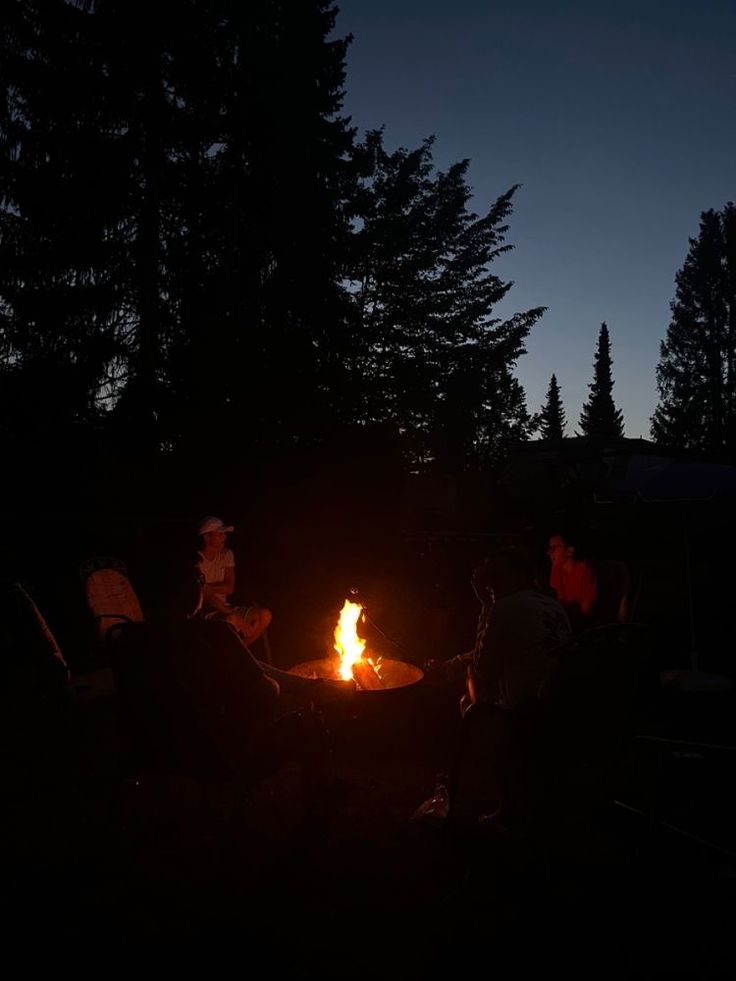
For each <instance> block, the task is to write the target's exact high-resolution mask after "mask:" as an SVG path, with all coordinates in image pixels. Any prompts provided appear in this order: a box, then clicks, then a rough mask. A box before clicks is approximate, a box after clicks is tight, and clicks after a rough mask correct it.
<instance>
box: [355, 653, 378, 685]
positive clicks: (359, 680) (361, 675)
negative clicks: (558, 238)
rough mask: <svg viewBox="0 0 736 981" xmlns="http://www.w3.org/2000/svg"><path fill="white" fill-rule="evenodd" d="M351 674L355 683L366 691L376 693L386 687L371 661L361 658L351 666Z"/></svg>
mask: <svg viewBox="0 0 736 981" xmlns="http://www.w3.org/2000/svg"><path fill="white" fill-rule="evenodd" d="M352 672H353V678H354V679H355V683H356V684H357V685H358V686H359V687H360V688H363V689H365V690H366V691H378V689H379V688H385V687H386V686H385V685H384V683H383V681H382V680H381V676H380V675H379V673H378V672H377V671H376V668H375V665H373V664H372V663H371V661H366V660H365V659H364V658H361V659H360V660H359V661H356V662H355V664H354V665H353V667H352Z"/></svg>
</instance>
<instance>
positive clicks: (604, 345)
mask: <svg viewBox="0 0 736 981" xmlns="http://www.w3.org/2000/svg"><path fill="white" fill-rule="evenodd" d="M613 385H614V381H613V361H612V357H611V338H610V335H609V332H608V325H607V324H606V323H602V324H601V327H600V331H599V333H598V343H597V346H596V351H595V356H594V358H593V381H592V382H591V383H590V385H589V386H588V389H589V392H590V394H589V396H588V400H587V401H586V402H585V404H584V405H583V408H582V411H581V413H580V421H579V423H578V425H579V427H580V428H579V432H578V435H579V436H585V437H587V438H589V439H591V440H597V441H611V440H617V439H622V438H623V435H624V420H623V413H622V412H621V410H620V409H617V408H616V405H615V403H614V400H613ZM534 427H535V429H536V430H537V431H538V432H539V434H540V435H541V437H542V438H543V439H563V438H564V436H565V435H566V431H565V427H566V415H565V410H564V408H563V404H562V393H561V390H560V386H559V383H558V381H557V376H556V375H552V377H551V378H550V382H549V388H548V389H547V399H546V401H545V403H544V405H543V406H542V408H541V410H540V411H539V413H538V414H537V415H536V416H535V417H534Z"/></svg>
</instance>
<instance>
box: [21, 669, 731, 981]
mask: <svg viewBox="0 0 736 981" xmlns="http://www.w3.org/2000/svg"><path fill="white" fill-rule="evenodd" d="M75 683H76V694H75V702H74V706H73V719H74V723H75V732H76V736H75V741H74V742H73V743H70V744H63V743H61V742H56V743H53V742H51V743H50V742H48V741H47V742H45V743H44V746H45V753H46V759H45V761H44V763H43V766H41V764H39V761H38V754H36V757H37V759H36V761H35V762H36V763H37V764H38V767H39V768H38V770H37V773H36V777H35V778H34V777H33V775H32V773H31V771H30V770H29V769H28V768H26V769H24V770H22V771H21V772H20V773H15V774H12V772H10V771H8V773H6V781H5V791H6V794H5V796H6V802H5V810H4V818H5V821H4V824H5V828H4V831H3V840H4V843H5V848H4V851H5V855H4V859H5V862H4V864H5V872H4V875H3V879H4V886H5V891H6V904H7V908H6V913H5V916H4V925H5V927H6V931H7V935H6V942H5V946H6V950H10V949H12V948H13V947H15V946H16V945H17V947H18V950H19V951H23V952H24V953H25V955H26V956H27V957H29V958H31V959H32V960H33V961H35V960H36V959H41V960H44V959H46V958H49V959H50V962H51V963H56V962H57V959H58V957H59V953H60V952H63V956H64V957H65V958H69V957H73V958H74V959H75V960H79V961H84V962H90V963H96V964H97V966H98V968H100V969H102V968H103V967H104V969H105V972H106V971H107V965H108V964H109V965H110V966H112V965H113V964H117V963H118V962H119V961H121V960H124V959H125V958H127V956H128V955H133V954H136V955H137V954H138V952H139V951H148V952H151V951H158V952H159V953H161V954H164V955H165V957H166V960H167V962H168V963H169V964H173V963H174V961H178V960H181V961H182V962H185V961H190V959H191V958H196V957H198V956H204V957H205V958H206V962H207V963H208V965H209V966H210V967H211V968H214V969H217V967H218V965H220V966H221V965H225V964H229V963H232V962H233V960H232V959H233V957H237V958H238V959H239V960H238V963H239V965H240V967H241V968H242V969H243V970H245V969H246V968H247V966H248V965H249V964H250V963H251V960H250V958H251V956H252V952H253V951H261V952H262V953H263V956H266V957H271V958H273V963H274V965H275V966H274V968H273V969H274V970H277V971H278V973H279V974H281V973H282V971H284V970H288V971H289V972H290V973H291V974H292V975H293V976H305V977H312V976H314V977H323V976H325V975H331V974H333V973H334V974H340V975H344V974H348V975H350V974H355V973H361V972H362V971H363V970H365V971H366V972H367V971H368V970H371V971H373V970H379V969H380V973H381V974H382V975H383V976H385V977H405V976H411V977H417V976H421V975H423V974H424V973H425V972H431V974H432V975H434V974H435V973H436V972H437V971H438V970H440V969H444V968H445V967H446V966H450V965H452V966H453V967H454V969H455V970H458V971H461V970H466V969H467V966H468V965H470V964H471V963H477V962H478V959H479V958H483V957H487V958H488V960H489V963H492V964H493V965H494V966H498V965H499V963H500V964H502V965H505V966H507V967H512V968H513V969H514V970H522V969H523V968H524V967H526V966H530V967H531V966H536V967H544V968H545V969H550V968H552V967H553V966H554V967H557V968H562V969H565V970H576V971H577V970H580V971H585V972H586V973H588V972H590V973H594V974H596V975H600V974H607V973H616V974H621V973H624V974H627V975H628V974H636V973H647V974H652V973H671V972H676V971H679V972H694V973H697V974H704V973H712V972H717V971H724V972H725V971H726V970H730V969H731V968H732V967H733V964H732V961H733V940H732V936H733V923H734V912H735V911H736V905H735V904H734V899H735V898H736V878H734V866H733V863H731V862H729V861H728V860H727V859H726V857H725V856H723V855H720V854H719V853H718V852H716V851H713V850H712V849H707V848H704V847H702V846H700V845H697V844H696V843H695V842H693V841H692V840H689V839H687V838H684V837H683V836H681V835H679V834H675V833H672V832H668V831H667V830H666V829H660V831H659V832H657V833H655V834H648V833H647V824H646V821H644V820H643V819H641V818H640V817H638V816H636V815H634V814H633V813H630V812H627V811H625V810H623V809H621V808H616V807H613V806H612V807H611V808H609V809H607V810H605V812H604V813H601V814H599V815H597V816H596V819H595V820H594V821H593V822H586V821H582V820H578V818H577V816H576V815H575V814H574V813H573V812H571V813H570V814H567V815H565V818H564V820H563V821H562V822H561V824H560V826H559V827H558V828H557V829H556V830H555V831H554V833H552V832H551V830H550V833H549V834H546V833H544V832H542V833H541V834H539V835H537V836H535V837H534V838H532V839H531V840H528V839H525V838H513V837H512V838H500V839H498V838H494V837H492V836H490V835H488V836H485V837H483V836H479V835H478V832H477V831H476V829H475V827H474V825H473V823H472V822H471V820H470V816H471V812H470V809H466V810H462V811H461V812H460V815H459V818H460V819H459V823H458V826H457V827H456V828H454V829H450V828H447V827H444V828H435V827H430V826H425V825H421V824H416V823H412V822H410V820H409V819H410V817H411V815H412V813H413V811H414V810H415V808H416V807H417V806H418V805H419V804H420V802H421V801H422V800H423V799H424V798H426V797H427V796H429V794H430V792H431V790H432V787H433V780H434V774H435V770H436V767H437V762H438V760H439V759H441V757H442V745H443V743H444V742H445V740H446V739H448V738H450V736H451V728H452V720H453V719H454V714H453V712H452V711H450V713H449V714H447V715H446V716H443V715H442V714H441V713H440V714H438V704H437V695H436V694H435V693H434V692H433V691H432V689H430V688H428V686H427V685H426V684H424V683H421V684H419V685H418V686H415V687H413V688H409V689H405V690H404V691H402V692H398V691H397V692H393V693H389V694H387V693H378V694H377V695H376V696H375V697H374V696H373V695H371V694H365V695H360V696H358V698H357V699H353V700H351V701H350V702H349V703H337V704H333V705H332V706H328V707H327V709H326V713H327V719H328V722H329V724H330V727H331V729H332V731H333V734H334V736H335V742H336V759H337V768H338V773H339V776H340V777H341V780H342V782H343V784H342V790H343V793H342V798H341V802H340V805H339V812H338V816H337V819H336V821H335V823H334V826H333V827H331V828H329V829H327V830H325V831H323V832H321V833H315V832H308V831H306V830H305V829H304V828H303V827H302V824H301V817H302V815H301V804H300V796H299V788H298V781H297V776H296V773H295V772H294V771H292V770H290V769H289V768H287V769H286V770H284V771H283V772H282V773H280V774H279V775H277V776H276V777H273V778H271V779H269V780H267V781H265V782H263V783H262V784H261V785H260V786H259V787H258V788H256V789H255V790H254V791H252V792H251V793H250V794H249V796H248V798H247V800H246V802H245V804H244V806H243V807H242V808H241V809H236V808H235V807H234V806H233V798H232V794H231V793H230V791H229V790H228V788H227V787H223V786H221V787H220V788H219V789H217V788H215V789H212V790H211V791H210V792H209V793H208V794H206V795H202V794H201V793H200V790H201V788H198V787H197V786H196V785H195V784H193V783H191V782H189V781H187V780H185V779H183V778H173V777H172V778H166V777H164V776H163V775H154V774H149V775H144V776H143V778H142V779H141V780H140V781H139V783H138V784H137V785H136V784H135V783H134V782H132V781H126V780H123V779H121V764H122V745H121V740H120V734H119V731H118V723H117V715H116V708H115V701H114V692H113V689H112V682H111V676H110V673H109V671H108V669H107V668H106V667H105V666H104V665H97V666H96V669H95V671H94V672H92V673H88V674H86V675H84V676H79V677H77V678H76V679H75ZM361 700H362V701H361ZM443 704H445V706H447V705H448V704H449V703H443ZM707 714H710V715H711V716H712V711H710V712H709V713H707ZM659 719H660V722H659V724H660V729H661V728H662V726H664V725H665V723H666V722H667V720H666V719H665V717H664V715H663V714H662V713H660V715H659ZM654 724H655V720H654V719H652V725H653V726H654ZM28 725H29V728H31V727H32V723H31V722H29V723H28ZM688 738H693V737H692V736H689V737H688ZM25 745H26V746H28V747H30V746H31V741H30V740H27V741H26V743H25ZM75 747H76V748H77V749H78V753H77V752H76V751H75ZM6 749H7V746H6ZM29 752H30V750H29ZM11 756H12V753H11V754H10V755H9V757H8V758H10V757H11ZM665 757H666V764H662V762H661V761H662V759H664V758H665ZM50 758H51V762H52V763H53V766H49V765H48V764H49V760H50ZM659 759H660V763H659V764H658V766H659V772H660V777H662V779H663V781H664V784H666V786H667V787H668V788H669V789H668V790H667V791H666V793H665V792H664V791H662V797H661V802H662V804H663V805H664V806H665V809H666V807H669V809H670V810H669V812H668V813H667V814H666V815H665V816H666V817H670V818H672V816H678V815H679V818H682V819H683V823H684V821H688V820H689V821H690V825H689V826H690V828H691V830H699V831H700V832H701V833H702V832H703V831H704V830H707V831H709V833H710V834H711V835H714V834H720V835H721V838H720V839H719V840H720V841H721V842H722V843H726V841H727V839H728V836H729V835H730V843H731V844H732V843H733V837H734V835H733V824H732V823H731V819H732V817H733V804H732V803H731V802H729V800H728V793H727V792H726V791H725V790H724V789H723V781H724V779H725V778H726V776H727V774H728V772H729V771H727V770H726V769H724V767H723V762H722V760H716V759H714V758H711V757H709V756H708V754H705V755H702V754H701V755H700V756H698V755H697V754H696V755H695V756H692V754H691V755H690V756H688V755H687V754H685V756H682V757H677V758H675V757H672V755H671V754H665V756H664V757H662V755H661V754H660V756H659ZM31 762H33V761H31ZM647 765H649V764H647ZM667 767H670V768H673V767H674V772H670V773H663V770H666V769H667ZM678 767H679V768H678ZM54 768H55V772H56V776H57V779H56V780H49V779H48V778H47V777H46V778H43V779H42V777H43V774H44V773H46V774H47V773H48V770H49V769H54ZM732 777H733V771H732V770H731V771H730V778H732ZM632 787H633V789H632V790H631V794H630V795H629V800H630V801H633V800H634V797H635V796H636V793H637V792H638V791H637V790H636V787H635V786H634V785H633V784H632ZM11 788H12V790H11ZM630 789H631V788H630ZM622 790H623V788H622ZM483 791H484V788H483V786H482V784H476V783H475V782H473V781H471V783H470V786H469V788H468V796H467V798H466V801H467V803H468V805H469V806H470V804H471V803H472V805H473V806H475V805H479V806H480V805H481V804H482V803H483V801H482V798H481V796H478V795H479V794H481V795H482V793H483ZM694 795H697V796H698V797H699V799H698V800H697V801H696V800H694ZM707 795H710V799H709V798H708V796H707ZM678 808H679V810H678ZM724 808H730V810H729V811H728V812H727V813H724ZM698 821H699V822H700V827H699V828H698V827H696V825H697V823H698ZM100 953H101V954H102V956H103V957H104V961H100V960H99V959H98V957H99V954H100ZM93 957H94V961H92V960H91V958H93ZM142 963H144V964H145V963H146V961H143V962H142ZM264 973H265V970H264Z"/></svg>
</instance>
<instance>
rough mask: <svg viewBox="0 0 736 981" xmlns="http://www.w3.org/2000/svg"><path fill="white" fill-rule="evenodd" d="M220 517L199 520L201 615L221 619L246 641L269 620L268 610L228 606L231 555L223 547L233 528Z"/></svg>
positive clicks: (232, 579)
mask: <svg viewBox="0 0 736 981" xmlns="http://www.w3.org/2000/svg"><path fill="white" fill-rule="evenodd" d="M234 530H235V529H234V527H233V526H232V525H226V524H225V523H224V522H223V521H221V520H220V518H215V517H213V516H212V515H208V516H207V517H205V518H202V520H201V521H200V523H199V536H200V539H201V545H200V550H199V555H200V568H201V569H202V572H203V573H204V581H205V586H204V604H203V614H204V616H205V617H207V618H216V619H225V620H227V622H228V623H230V624H232V626H233V627H235V629H236V630H237V631H238V633H240V634H241V635H242V637H243V639H244V640H245V642H246V644H251V643H253V641H255V640H257V639H258V638H259V637H260V636H261V635H262V634H263V632H264V631H265V630H266V629H267V627H268V625H269V624H270V623H271V620H272V615H271V611H270V610H267V609H265V608H264V607H260V606H257V605H255V604H253V605H251V606H231V605H230V597H231V596H232V595H233V593H234V592H235V556H234V555H233V553H232V550H231V549H229V548H226V547H225V542H226V540H227V536H228V534H229V533H230V532H231V531H234Z"/></svg>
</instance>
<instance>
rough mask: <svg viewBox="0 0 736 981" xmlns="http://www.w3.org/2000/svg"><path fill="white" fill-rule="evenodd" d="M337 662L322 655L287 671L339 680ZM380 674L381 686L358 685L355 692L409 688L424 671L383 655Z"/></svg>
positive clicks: (420, 677)
mask: <svg viewBox="0 0 736 981" xmlns="http://www.w3.org/2000/svg"><path fill="white" fill-rule="evenodd" d="M339 663H340V662H339V659H338V658H336V657H322V658H317V659H316V660H313V661H302V662H301V663H300V664H295V665H294V666H293V667H291V668H289V673H290V674H296V675H299V676H300V677H302V678H323V679H325V680H327V681H341V680H343V679H341V678H340V676H339ZM380 676H381V680H382V681H383V682H384V686H383V687H382V688H378V689H374V690H369V689H366V688H360V687H358V688H356V694H360V695H381V694H384V693H386V692H391V691H397V690H400V689H406V688H411V687H413V686H414V685H417V684H419V682H420V681H421V680H422V678H423V677H424V671H422V669H421V668H418V667H417V666H416V665H415V664H409V663H407V662H406V661H397V660H394V659H392V658H387V657H384V658H382V659H381V667H380ZM348 685H349V682H347V681H346V682H345V686H346V688H347V687H348Z"/></svg>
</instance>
